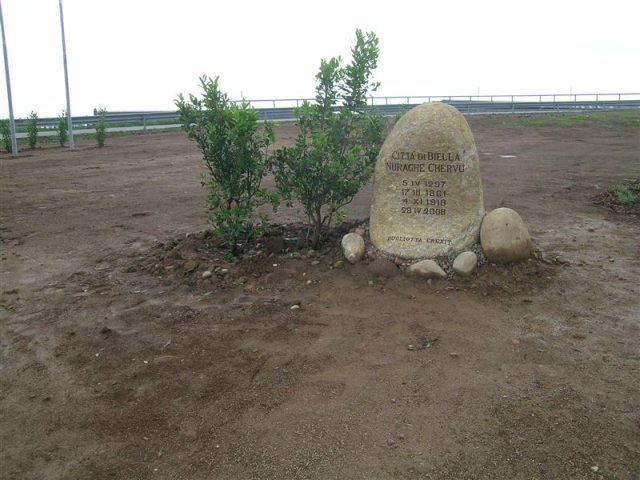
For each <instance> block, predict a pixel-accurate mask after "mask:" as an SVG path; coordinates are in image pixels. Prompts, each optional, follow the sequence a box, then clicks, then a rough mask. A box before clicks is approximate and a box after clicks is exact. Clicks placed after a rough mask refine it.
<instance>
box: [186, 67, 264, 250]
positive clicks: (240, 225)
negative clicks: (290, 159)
mask: <svg viewBox="0 0 640 480" xmlns="http://www.w3.org/2000/svg"><path fill="white" fill-rule="evenodd" d="M200 84H201V87H202V90H203V95H202V98H197V97H196V96H194V95H189V100H185V98H184V96H183V95H182V94H180V95H179V96H178V99H177V100H176V101H175V104H176V106H177V107H178V109H179V113H180V121H181V123H182V124H183V128H184V130H185V131H186V132H187V134H188V135H189V138H191V139H192V140H195V141H196V143H197V144H198V148H199V149H200V151H201V152H202V155H203V158H204V163H205V165H206V167H207V173H206V174H205V175H206V177H207V178H206V180H207V182H206V183H207V184H208V186H209V196H208V201H207V207H208V208H209V210H210V211H211V213H210V215H209V220H210V222H211V223H212V225H213V227H214V231H215V232H216V234H217V235H218V236H219V237H220V238H222V239H223V241H225V242H226V243H227V244H228V245H229V246H230V247H231V250H232V253H233V254H234V255H236V254H237V253H238V241H239V240H240V239H241V238H243V237H251V236H255V235H259V234H260V233H261V229H262V227H264V225H265V223H266V221H267V218H266V216H265V215H261V216H260V223H259V224H258V225H256V224H254V218H253V216H254V215H253V214H254V211H255V209H256V207H258V206H259V205H261V204H264V203H266V202H267V201H268V199H269V195H268V194H267V191H266V189H264V188H262V187H261V182H262V179H263V177H264V176H265V175H266V173H267V158H268V148H269V145H271V143H273V141H274V135H273V130H272V129H271V127H270V126H269V125H266V126H265V128H264V129H263V130H262V131H259V130H258V114H257V112H256V111H255V109H253V108H252V107H251V106H250V105H249V104H248V103H247V102H244V101H243V102H241V103H240V104H239V105H234V104H232V103H231V102H230V101H229V98H228V96H227V95H226V94H225V93H223V92H221V91H220V88H219V84H218V77H216V78H215V79H210V78H208V77H206V76H203V77H201V78H200Z"/></svg>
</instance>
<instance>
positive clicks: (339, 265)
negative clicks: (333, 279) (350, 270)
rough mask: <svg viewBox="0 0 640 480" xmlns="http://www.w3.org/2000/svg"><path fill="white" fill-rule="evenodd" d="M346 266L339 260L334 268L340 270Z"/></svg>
mask: <svg viewBox="0 0 640 480" xmlns="http://www.w3.org/2000/svg"><path fill="white" fill-rule="evenodd" d="M343 265H344V262H343V261H342V260H338V261H337V262H336V263H334V264H333V268H340V267H342V266H343Z"/></svg>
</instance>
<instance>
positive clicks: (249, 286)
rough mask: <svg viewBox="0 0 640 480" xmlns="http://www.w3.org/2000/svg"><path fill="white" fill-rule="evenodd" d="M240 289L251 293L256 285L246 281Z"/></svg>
mask: <svg viewBox="0 0 640 480" xmlns="http://www.w3.org/2000/svg"><path fill="white" fill-rule="evenodd" d="M242 290H243V291H244V293H253V292H255V291H256V286H255V285H254V284H252V283H247V284H246V285H245V286H244V287H243V288H242Z"/></svg>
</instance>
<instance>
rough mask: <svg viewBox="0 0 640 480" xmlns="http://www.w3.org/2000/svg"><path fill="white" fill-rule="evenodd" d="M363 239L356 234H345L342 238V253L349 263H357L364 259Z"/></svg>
mask: <svg viewBox="0 0 640 480" xmlns="http://www.w3.org/2000/svg"><path fill="white" fill-rule="evenodd" d="M364 252H365V246H364V239H363V238H362V237H361V236H360V235H358V234H357V233H347V234H346V235H345V236H344V237H342V253H343V254H344V258H346V259H347V261H348V262H349V263H354V264H355V263H358V262H359V261H360V260H362V257H364Z"/></svg>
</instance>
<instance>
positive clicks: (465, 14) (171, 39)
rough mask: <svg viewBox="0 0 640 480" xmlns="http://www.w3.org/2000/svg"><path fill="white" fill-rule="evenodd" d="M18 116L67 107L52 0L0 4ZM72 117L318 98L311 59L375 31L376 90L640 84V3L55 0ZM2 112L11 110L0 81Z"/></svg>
mask: <svg viewBox="0 0 640 480" xmlns="http://www.w3.org/2000/svg"><path fill="white" fill-rule="evenodd" d="M1 1H2V9H3V13H4V23H5V34H6V41H7V47H8V53H9V66H10V73H11V87H12V91H13V106H14V113H15V115H16V116H17V117H24V116H26V115H27V114H28V113H29V112H30V111H31V110H35V111H36V112H37V113H38V114H39V116H41V117H47V116H56V115H57V114H58V113H59V112H60V111H61V110H62V109H63V108H65V104H66V100H65V93H64V73H63V66H62V46H61V37H60V19H59V9H58V0H1ZM63 7H64V15H65V30H66V40H67V58H68V64H69V81H70V88H71V111H72V113H73V115H89V114H92V111H93V108H94V107H99V106H104V107H105V108H106V109H107V110H109V111H122V110H173V109H174V105H173V100H174V99H175V97H176V95H177V94H178V93H179V92H184V93H195V92H198V77H199V76H200V75H202V74H207V75H209V76H215V75H219V76H220V79H221V84H222V87H223V89H224V90H225V91H226V92H227V93H228V94H229V95H230V97H231V98H234V99H235V98H239V97H240V95H241V94H242V95H244V96H245V97H246V98H249V99H260V98H298V97H300V98H304V97H312V96H313V95H314V85H315V84H314V76H315V74H316V71H317V69H318V66H319V63H320V59H321V58H329V57H332V56H337V55H341V56H342V57H343V58H345V59H346V58H348V57H349V48H350V46H351V45H352V44H353V41H354V38H355V30H356V28H361V29H363V30H365V31H374V32H376V33H377V34H378V36H379V38H380V57H379V61H378V70H377V72H376V78H377V80H379V81H380V82H381V88H380V90H379V91H378V95H389V96H392V95H415V96H417V95H476V94H478V93H480V94H481V95H486V94H538V93H570V92H572V93H608V92H623V93H625V92H629V93H631V92H634V93H635V92H640V20H639V19H640V2H638V1H637V0H627V1H623V0H608V1H606V2H595V1H584V0H582V1H562V0H554V1H548V0H537V1H526V2H525V1H514V0H512V1H494V0H485V1H466V0H456V1H451V0H441V1H438V2H432V1H425V0H422V1H421V0H412V1H405V0H387V1H377V0H376V1H372V0H368V1H348V0H340V1H334V0H322V1H317V2H308V1H302V0H298V1H280V0H270V1H257V0H256V1H254V0H242V1H239V0H235V1H231V0H230V1H205V0H179V1H169V0H108V1H106V0H63ZM0 84H1V86H0V117H7V116H8V104H7V100H6V98H7V95H6V85H5V82H4V81H0Z"/></svg>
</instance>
